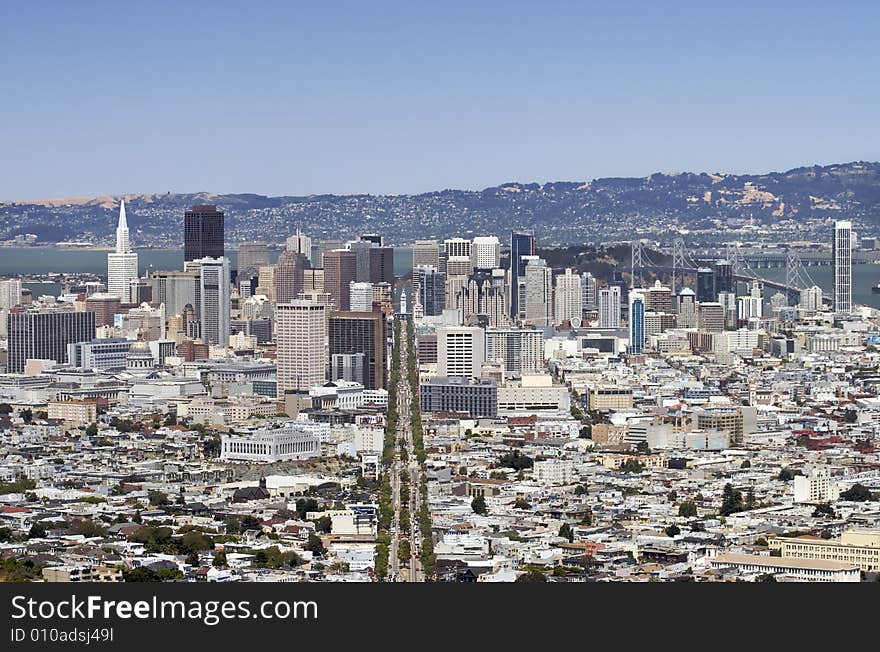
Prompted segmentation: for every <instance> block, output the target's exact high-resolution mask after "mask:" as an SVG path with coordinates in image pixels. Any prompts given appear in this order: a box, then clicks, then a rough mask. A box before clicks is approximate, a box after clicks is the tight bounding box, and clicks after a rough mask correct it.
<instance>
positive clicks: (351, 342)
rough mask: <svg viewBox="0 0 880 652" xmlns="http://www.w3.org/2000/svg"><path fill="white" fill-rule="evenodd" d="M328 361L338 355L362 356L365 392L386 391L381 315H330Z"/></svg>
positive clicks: (358, 380) (383, 326)
mask: <svg viewBox="0 0 880 652" xmlns="http://www.w3.org/2000/svg"><path fill="white" fill-rule="evenodd" d="M328 328H329V354H330V359H331V360H332V359H333V356H334V355H339V354H355V353H363V354H364V365H363V377H362V378H358V379H355V380H356V381H357V382H359V383H362V384H363V386H364V387H366V388H367V389H379V388H383V387H385V316H384V315H383V314H382V313H380V312H339V311H335V312H331V313H330V319H329V322H328Z"/></svg>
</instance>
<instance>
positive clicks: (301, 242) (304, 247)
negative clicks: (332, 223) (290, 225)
mask: <svg viewBox="0 0 880 652" xmlns="http://www.w3.org/2000/svg"><path fill="white" fill-rule="evenodd" d="M287 251H290V252H293V253H295V254H302V255H303V256H305V257H306V258H308V259H309V260H311V258H312V239H311V238H310V237H309V236H307V235H303V233H302V232H301V231H300V230H299V227H297V229H296V233H294V234H293V235H292V236H290V237H289V238H287Z"/></svg>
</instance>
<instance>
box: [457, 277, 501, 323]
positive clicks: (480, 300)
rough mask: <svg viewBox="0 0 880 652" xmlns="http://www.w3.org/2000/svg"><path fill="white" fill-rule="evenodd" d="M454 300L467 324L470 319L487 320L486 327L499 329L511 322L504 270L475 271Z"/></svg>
mask: <svg viewBox="0 0 880 652" xmlns="http://www.w3.org/2000/svg"><path fill="white" fill-rule="evenodd" d="M453 300H454V304H453V305H454V307H455V308H458V309H459V310H461V316H462V319H463V320H464V321H465V323H468V320H470V319H475V320H477V321H482V320H485V323H486V325H488V326H490V327H499V326H504V325H505V324H507V323H509V321H510V319H509V310H508V309H507V301H508V293H507V290H506V287H505V284H504V270H502V269H488V268H478V269H475V270H474V271H473V272H472V273H471V274H470V275H469V276H468V278H467V282H466V283H465V284H464V285H463V287H462V288H461V289H460V290H459V291H458V292H457V293H456V294H455V295H454V298H453Z"/></svg>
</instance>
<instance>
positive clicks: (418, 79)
mask: <svg viewBox="0 0 880 652" xmlns="http://www.w3.org/2000/svg"><path fill="white" fill-rule="evenodd" d="M878 19H880V3H876V2H835V3H829V2H806V1H800V2H782V1H779V2H763V3H759V2H735V3H734V2H728V3H709V2H699V3H698V2H673V1H670V2H669V3H662V2H648V1H645V2H627V1H615V2H610V1H608V2H595V3H592V2H569V3H566V2H540V3H538V2H534V3H521V2H515V1H513V2H504V3H501V2H497V3H496V2H482V3H480V2H461V3H459V2H448V1H445V0H444V1H443V2H436V1H435V2H421V1H418V0H410V1H408V2H380V1H377V2H363V1H361V2H322V3H317V2H307V3H298V2H258V1H255V2H234V3H233V2H222V1H219V0H215V1H214V2H196V1H187V2H150V3H137V6H135V3H119V2H100V1H97V0H95V1H87V2H62V1H60V0H59V1H58V2H44V1H40V0H30V1H28V2H17V3H13V2H11V1H7V2H3V3H2V5H0V80H2V84H3V86H2V87H3V93H2V94H0V124H2V125H3V127H2V129H0V200H3V199H34V198H44V197H63V196H72V195H93V194H104V193H113V194H115V193H129V192H166V191H172V192H194V191H200V190H206V191H212V192H256V193H262V194H272V195H278V194H291V195H299V194H312V193H331V192H332V193H359V192H372V193H413V192H423V191H430V190H436V189H442V188H483V187H486V186H491V185H495V184H498V183H502V182H506V181H524V182H525V181H552V180H582V179H592V178H596V177H603V176H643V175H647V174H650V173H651V172H655V171H664V172H673V171H682V170H689V171H725V172H765V171H770V170H781V169H787V168H790V167H795V166H799V165H808V164H813V163H832V162H843V161H850V160H876V159H878V158H880V153H878V152H880V129H878V126H877V116H878V114H880V111H878V104H880V102H878V100H880V83H878V81H880V74H878V71H880V65H878V64H880V48H878V47H877V45H876V38H877V36H876V30H877V26H878V24H880V20H878Z"/></svg>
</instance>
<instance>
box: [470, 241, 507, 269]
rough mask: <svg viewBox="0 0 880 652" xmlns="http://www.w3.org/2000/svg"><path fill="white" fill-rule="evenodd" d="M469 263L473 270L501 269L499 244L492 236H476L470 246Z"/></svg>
mask: <svg viewBox="0 0 880 652" xmlns="http://www.w3.org/2000/svg"><path fill="white" fill-rule="evenodd" d="M471 262H472V263H473V266H474V268H483V269H495V268H497V267H501V242H500V241H499V240H498V238H497V237H496V236H494V235H491V236H477V237H476V238H474V240H473V243H472V244H471Z"/></svg>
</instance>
